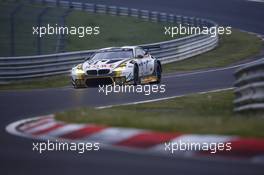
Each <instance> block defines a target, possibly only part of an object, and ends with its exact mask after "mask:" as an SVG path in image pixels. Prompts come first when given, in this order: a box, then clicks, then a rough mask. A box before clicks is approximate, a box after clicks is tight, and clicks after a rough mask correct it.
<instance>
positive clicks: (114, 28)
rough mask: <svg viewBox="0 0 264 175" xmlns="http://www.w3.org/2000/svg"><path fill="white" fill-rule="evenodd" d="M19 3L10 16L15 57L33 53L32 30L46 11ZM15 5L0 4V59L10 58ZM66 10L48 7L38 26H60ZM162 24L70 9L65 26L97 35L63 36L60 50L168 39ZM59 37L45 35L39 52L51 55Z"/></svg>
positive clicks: (55, 48)
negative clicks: (97, 31) (93, 30)
mask: <svg viewBox="0 0 264 175" xmlns="http://www.w3.org/2000/svg"><path fill="white" fill-rule="evenodd" d="M21 3H23V6H22V7H21V8H20V10H18V11H17V12H16V14H15V16H14V24H15V27H14V32H15V35H14V36H15V56H24V55H35V54H37V36H36V35H35V36H34V35H32V27H33V26H34V27H36V26H37V25H38V23H37V19H38V16H39V14H40V13H41V12H42V11H43V10H44V9H45V8H46V6H45V5H39V4H34V5H32V4H29V3H26V2H25V3H24V2H21ZM18 5H19V4H18V3H12V2H5V1H0V24H1V28H0V56H10V52H11V46H10V43H11V33H10V31H11V27H10V26H11V22H10V15H11V13H12V11H13V10H14V9H15V8H16V7H17V6H18ZM65 11H66V9H64V8H58V7H51V8H48V10H47V11H46V13H45V14H44V16H43V20H42V23H41V26H47V24H50V25H51V26H55V24H58V26H60V25H61V23H60V21H61V17H62V16H63V15H64V13H65ZM163 25H164V24H162V23H156V22H146V21H145V22H144V21H142V20H140V19H137V18H133V17H117V16H109V15H103V14H93V13H88V12H85V11H79V10H73V11H72V12H70V13H69V15H68V16H67V17H66V26H68V27H72V26H75V27H88V26H92V27H94V26H99V27H100V34H99V35H91V36H89V35H86V36H85V37H83V38H80V37H78V35H67V36H65V38H66V43H65V45H66V46H65V48H63V51H79V50H90V49H98V48H102V47H109V46H123V45H136V44H144V43H153V42H159V41H164V40H170V39H171V38H170V37H169V36H168V35H164V34H163ZM58 38H59V35H45V36H43V37H42V42H41V46H42V49H41V51H42V52H41V53H42V54H48V53H55V52H57V51H61V50H58V48H60V44H58V43H59V42H58V41H59V40H58Z"/></svg>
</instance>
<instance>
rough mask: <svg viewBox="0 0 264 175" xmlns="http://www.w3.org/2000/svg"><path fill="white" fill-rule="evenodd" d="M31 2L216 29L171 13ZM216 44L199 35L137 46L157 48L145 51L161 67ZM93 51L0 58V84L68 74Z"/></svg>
mask: <svg viewBox="0 0 264 175" xmlns="http://www.w3.org/2000/svg"><path fill="white" fill-rule="evenodd" d="M30 2H31V3H43V4H45V5H46V6H49V7H63V8H71V9H72V10H82V11H86V12H89V13H102V14H109V15H116V16H131V17H136V18H139V19H141V20H145V21H153V22H168V23H172V24H175V25H177V24H182V25H187V24H188V25H189V26H200V27H201V26H207V27H213V26H217V24H216V23H214V22H213V21H210V20H206V19H199V18H194V17H185V16H179V15H174V14H167V13H159V12H151V11H148V10H139V9H130V8H125V7H117V6H106V5H98V4H90V3H79V2H69V1H62V0H31V1H30ZM217 45H218V36H215V37H213V36H211V35H210V34H208V35H206V34H199V35H191V36H187V37H183V38H180V39H174V40H170V41H165V42H159V43H152V44H146V45H140V46H143V47H149V46H159V48H155V49H151V50H149V51H150V53H151V54H152V55H153V56H155V57H157V58H158V59H160V60H161V62H162V64H166V63H170V62H174V61H179V60H183V59H186V58H189V57H192V56H195V55H199V54H201V53H204V52H207V51H209V50H212V49H213V48H215V47H216V46H217ZM94 52H95V50H87V51H78V52H67V53H57V54H49V55H37V56H20V57H0V83H9V82H12V81H17V80H25V79H29V78H38V77H46V76H52V75H60V74H67V73H69V71H70V69H71V68H72V67H73V66H74V65H76V64H78V63H80V62H82V61H84V59H85V58H86V57H88V56H90V55H91V54H93V53H94Z"/></svg>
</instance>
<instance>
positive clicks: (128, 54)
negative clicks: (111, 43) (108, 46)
mask: <svg viewBox="0 0 264 175" xmlns="http://www.w3.org/2000/svg"><path fill="white" fill-rule="evenodd" d="M132 57H133V51H132V50H118V51H101V52H98V53H96V54H95V55H94V56H93V57H92V58H91V60H98V59H100V60H102V59H120V58H132Z"/></svg>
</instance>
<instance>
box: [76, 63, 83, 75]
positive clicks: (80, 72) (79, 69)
mask: <svg viewBox="0 0 264 175" xmlns="http://www.w3.org/2000/svg"><path fill="white" fill-rule="evenodd" d="M74 72H75V73H76V74H84V71H83V69H82V64H78V65H77V66H76V67H75V69H74Z"/></svg>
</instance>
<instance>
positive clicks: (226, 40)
mask: <svg viewBox="0 0 264 175" xmlns="http://www.w3.org/2000/svg"><path fill="white" fill-rule="evenodd" d="M262 47H263V44H262V41H261V39H259V38H258V37H256V36H255V35H251V34H248V33H245V32H241V31H238V30H232V34H231V35H223V36H221V37H220V42H219V46H218V47H216V48H215V49H214V50H212V51H210V52H207V53H205V54H202V55H198V56H195V57H192V58H190V59H186V60H183V61H180V62H174V63H170V64H166V65H164V66H163V69H164V70H165V72H166V73H169V72H177V71H193V70H199V69H208V68H215V67H224V66H227V65H230V64H233V63H236V62H238V61H241V60H243V59H246V58H249V57H253V56H256V55H257V54H259V53H260V51H261V48H262Z"/></svg>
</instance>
